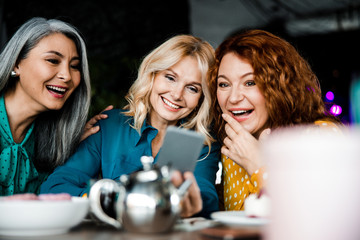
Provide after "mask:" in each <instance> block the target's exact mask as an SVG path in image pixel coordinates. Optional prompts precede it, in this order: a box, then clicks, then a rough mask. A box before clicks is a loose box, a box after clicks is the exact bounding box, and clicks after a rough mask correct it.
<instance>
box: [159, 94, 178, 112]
mask: <svg viewBox="0 0 360 240" xmlns="http://www.w3.org/2000/svg"><path fill="white" fill-rule="evenodd" d="M161 99H162V101H163V102H164V103H165V104H166V105H167V106H168V107H170V108H172V109H175V110H177V109H179V108H180V106H178V105H175V104H173V103H172V102H170V101H169V100H167V99H165V98H163V97H161Z"/></svg>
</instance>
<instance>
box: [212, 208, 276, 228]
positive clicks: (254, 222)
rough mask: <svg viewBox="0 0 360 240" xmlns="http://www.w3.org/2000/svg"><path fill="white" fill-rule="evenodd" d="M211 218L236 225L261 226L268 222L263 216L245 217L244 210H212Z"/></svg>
mask: <svg viewBox="0 0 360 240" xmlns="http://www.w3.org/2000/svg"><path fill="white" fill-rule="evenodd" d="M211 218H212V219H214V220H216V221H218V222H221V223H223V224H226V225H236V226H263V225H265V224H267V223H268V222H269V220H268V219H265V218H254V217H247V216H246V215H245V212H244V211H219V212H214V213H212V214H211Z"/></svg>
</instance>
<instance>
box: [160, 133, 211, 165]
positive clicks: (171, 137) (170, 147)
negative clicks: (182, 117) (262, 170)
mask: <svg viewBox="0 0 360 240" xmlns="http://www.w3.org/2000/svg"><path fill="white" fill-rule="evenodd" d="M204 141H205V137H204V136H203V135H201V134H199V133H197V132H195V131H192V130H187V129H184V128H178V127H174V126H169V127H168V128H167V130H166V135H165V138H164V143H163V145H162V147H161V149H160V152H159V156H158V159H157V161H156V164H157V165H158V166H160V167H161V166H164V165H169V166H170V168H171V169H173V170H179V171H181V172H185V171H191V172H193V171H194V169H195V165H196V161H197V160H198V158H199V156H200V152H201V149H202V148H203V145H204Z"/></svg>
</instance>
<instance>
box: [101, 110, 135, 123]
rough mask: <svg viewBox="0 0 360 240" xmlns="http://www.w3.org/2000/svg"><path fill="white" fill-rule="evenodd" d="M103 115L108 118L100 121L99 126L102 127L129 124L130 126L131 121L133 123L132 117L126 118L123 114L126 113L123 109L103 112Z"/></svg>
mask: <svg viewBox="0 0 360 240" xmlns="http://www.w3.org/2000/svg"><path fill="white" fill-rule="evenodd" d="M103 113H104V114H107V115H108V117H107V118H106V119H102V120H100V124H101V125H102V126H103V125H104V126H106V125H114V124H115V125H117V126H119V124H120V125H123V124H126V125H129V124H132V121H133V117H131V116H127V115H126V114H125V113H126V110H123V109H111V110H109V111H105V112H103Z"/></svg>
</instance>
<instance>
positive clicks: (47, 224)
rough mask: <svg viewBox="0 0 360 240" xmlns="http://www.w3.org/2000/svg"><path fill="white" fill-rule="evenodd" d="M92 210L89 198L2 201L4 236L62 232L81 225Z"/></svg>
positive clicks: (0, 218)
mask: <svg viewBox="0 0 360 240" xmlns="http://www.w3.org/2000/svg"><path fill="white" fill-rule="evenodd" d="M88 211H89V200H88V199H87V198H80V197H72V199H71V200H60V201H48V200H46V201H44V200H41V201H40V200H27V201H24V200H12V201H0V235H6V236H40V235H53V234H62V233H66V232H67V231H69V230H70V228H72V227H74V226H76V225H78V224H79V223H80V222H81V221H82V220H83V219H84V217H85V216H86V215H87V213H88Z"/></svg>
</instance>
